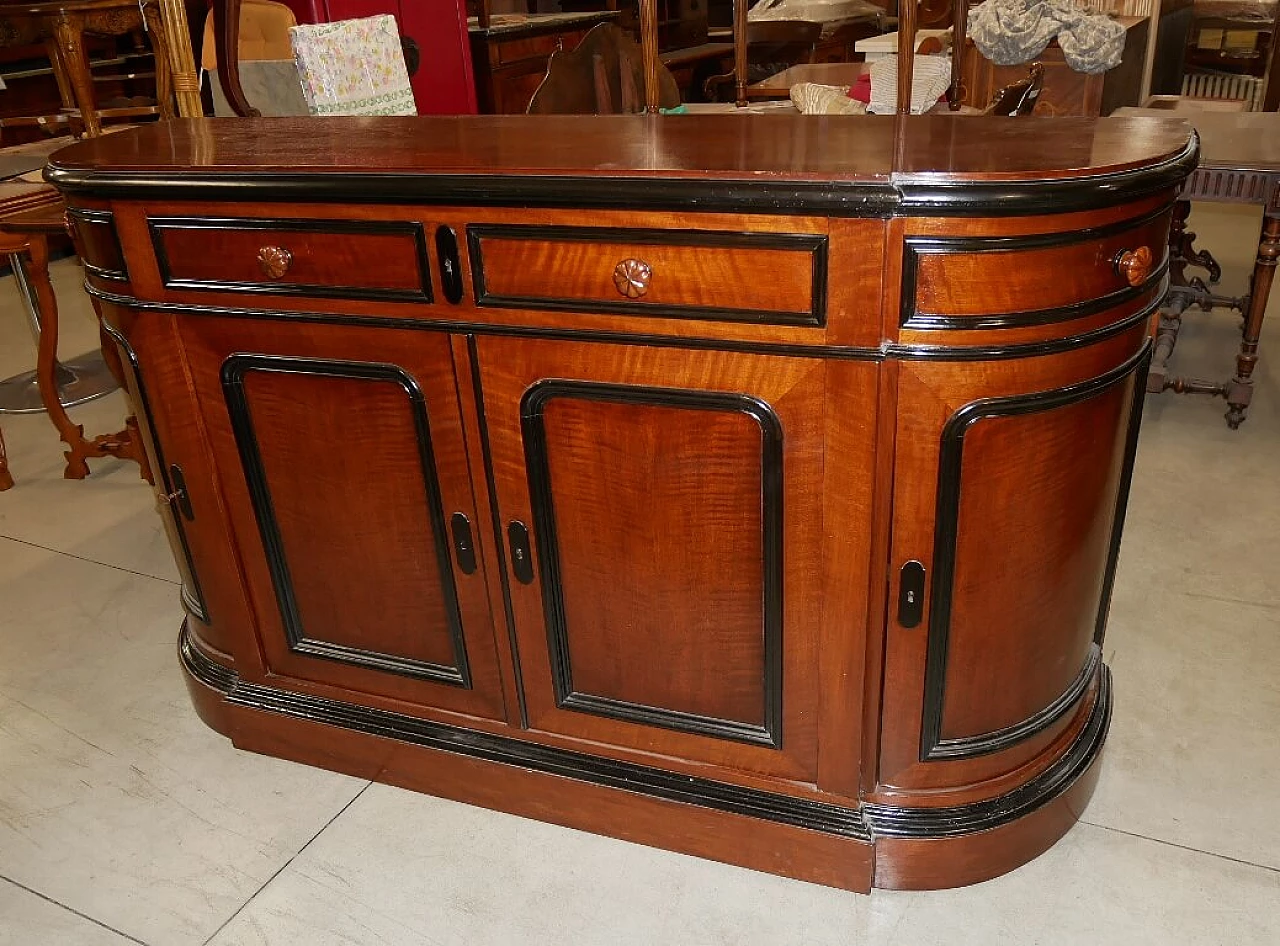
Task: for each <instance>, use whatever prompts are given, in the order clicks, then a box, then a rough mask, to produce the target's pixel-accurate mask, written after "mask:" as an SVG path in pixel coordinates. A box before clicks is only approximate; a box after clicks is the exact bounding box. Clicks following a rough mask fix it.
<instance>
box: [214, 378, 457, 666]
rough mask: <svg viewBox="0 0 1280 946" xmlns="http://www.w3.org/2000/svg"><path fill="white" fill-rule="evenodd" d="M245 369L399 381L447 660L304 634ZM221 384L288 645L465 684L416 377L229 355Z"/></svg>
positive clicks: (441, 521) (449, 555)
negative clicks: (413, 440)
mask: <svg viewBox="0 0 1280 946" xmlns="http://www.w3.org/2000/svg"><path fill="white" fill-rule="evenodd" d="M250 372H270V373H273V374H293V375H312V376H316V377H321V378H341V379H349V380H357V381H369V382H385V383H390V384H394V385H397V386H398V387H400V388H401V389H402V390H403V391H404V393H405V397H406V398H407V400H408V405H409V409H410V412H411V413H412V415H413V422H414V429H415V431H416V434H417V445H418V455H419V458H420V460H421V462H422V479H423V490H424V493H425V495H424V497H423V498H424V501H425V502H426V505H427V508H428V510H429V511H430V517H431V533H432V540H433V543H434V546H435V553H436V563H437V567H438V569H439V575H440V588H441V592H442V595H443V597H444V611H445V614H446V616H447V620H448V623H449V636H450V638H451V639H452V642H453V654H454V664H453V666H447V665H443V664H436V663H428V662H426V661H421V660H412V659H410V658H407V657H398V656H393V655H390V654H382V653H376V652H373V651H369V650H364V649H362V648H356V647H349V646H346V645H343V644H336V643H333V642H332V641H323V640H316V639H313V638H309V637H307V634H306V628H304V627H303V625H302V615H301V614H300V612H299V611H298V603H297V600H296V597H295V595H294V590H293V581H292V579H291V577H290V574H289V562H288V557H287V554H286V550H285V547H284V540H283V537H282V536H281V534H280V527H279V525H278V523H277V521H276V515H275V506H274V503H273V501H272V497H271V484H270V483H269V482H268V481H267V472H266V469H265V468H264V467H263V465H262V456H261V453H260V451H259V449H258V438H257V434H256V433H255V431H254V426H253V415H252V410H251V407H250V404H249V400H248V397H247V394H246V392H245V389H244V379H245V375H247V374H249V373H250ZM222 388H223V393H224V394H225V395H226V399H227V411H228V413H229V415H230V418H231V427H232V430H233V431H234V433H235V438H236V446H237V447H238V448H239V451H240V462H241V465H242V466H243V469H244V475H245V480H246V481H247V483H248V486H249V494H250V497H251V499H252V502H253V511H254V515H255V516H256V517H257V520H258V530H259V533H260V534H261V537H262V546H263V550H264V552H265V553H266V560H267V568H268V569H269V571H270V573H271V583H272V585H273V586H274V588H275V593H276V603H277V605H278V606H279V608H280V619H281V623H282V624H283V626H284V631H285V635H286V637H287V639H288V644H289V648H290V650H292V651H294V652H295V653H299V654H305V655H307V656H311V657H323V658H326V659H329V660H337V661H340V662H342V663H346V664H354V665H357V666H362V667H368V668H370V669H373V670H380V671H384V672H388V673H397V674H401V675H403V676H409V677H416V678H419V679H426V680H432V681H436V682H439V683H447V684H450V685H452V686H458V687H464V688H470V687H471V673H470V669H469V667H468V663H467V645H466V640H465V638H464V637H463V631H462V616H461V613H460V612H459V609H458V593H457V588H456V587H455V585H454V580H453V569H452V561H453V557H452V551H451V545H450V541H449V537H448V531H447V527H446V524H445V517H444V509H443V507H442V505H441V499H440V486H439V483H438V482H437V480H436V467H435V458H434V455H433V451H432V445H431V428H430V425H429V423H428V420H427V404H426V397H425V396H424V395H423V393H422V389H421V388H420V387H419V386H418V383H417V382H416V381H415V380H414V379H413V378H412V377H411V376H410V375H409V374H407V373H406V372H405V371H404V370H403V369H401V368H398V367H396V366H394V365H386V364H374V363H370V362H355V361H332V360H324V359H313V358H287V357H283V356H279V355H242V354H237V355H231V356H230V357H229V358H227V360H226V361H224V362H223V363H222Z"/></svg>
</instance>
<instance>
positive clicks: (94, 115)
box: [0, 0, 189, 137]
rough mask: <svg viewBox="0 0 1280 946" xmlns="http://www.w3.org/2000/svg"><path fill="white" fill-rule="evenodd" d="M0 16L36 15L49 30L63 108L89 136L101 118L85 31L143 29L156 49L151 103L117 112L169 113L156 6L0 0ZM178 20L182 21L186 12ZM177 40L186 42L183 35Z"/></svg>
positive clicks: (166, 57)
mask: <svg viewBox="0 0 1280 946" xmlns="http://www.w3.org/2000/svg"><path fill="white" fill-rule="evenodd" d="M171 5H172V4H171ZM179 6H180V4H179ZM0 15H2V16H6V17H25V18H30V19H34V20H37V21H39V22H41V23H43V24H44V27H45V29H47V30H48V31H49V32H50V33H51V34H52V36H53V40H54V41H53V43H52V44H51V46H50V52H51V55H52V56H53V69H54V75H55V76H56V77H57V78H58V89H59V92H60V93H61V94H62V104H63V107H64V108H65V109H68V110H72V111H73V112H74V113H75V114H77V115H78V116H79V117H80V120H81V121H82V122H83V124H84V133H85V134H86V135H89V136H90V137H93V136H96V135H99V134H101V133H102V121H101V118H100V116H99V112H98V106H97V104H96V99H95V97H94V88H93V75H92V73H91V72H90V71H89V59H88V56H87V54H86V52H85V45H84V36H85V34H86V33H91V34H95V35H106V36H119V35H123V34H125V33H129V32H131V31H134V30H141V29H146V30H147V32H148V33H149V34H150V37H151V43H152V47H153V49H154V50H155V65H156V107H155V108H149V107H147V108H142V109H126V110H123V111H120V112H119V113H120V114H131V115H137V114H145V113H152V114H154V113H155V112H156V111H159V113H160V115H161V116H162V117H164V118H173V117H174V115H175V112H174V99H173V78H172V77H173V72H172V61H173V60H172V58H171V56H172V54H171V52H170V50H169V42H168V40H167V38H166V29H165V24H164V21H163V19H162V17H161V13H160V7H159V6H158V5H156V4H154V3H152V2H144V3H139V0H34V2H31V0H28V2H13V0H5V2H2V3H0ZM183 22H184V24H185V14H184V17H183ZM180 41H181V42H189V41H188V40H187V38H186V35H185V34H183V35H182V36H181V37H180Z"/></svg>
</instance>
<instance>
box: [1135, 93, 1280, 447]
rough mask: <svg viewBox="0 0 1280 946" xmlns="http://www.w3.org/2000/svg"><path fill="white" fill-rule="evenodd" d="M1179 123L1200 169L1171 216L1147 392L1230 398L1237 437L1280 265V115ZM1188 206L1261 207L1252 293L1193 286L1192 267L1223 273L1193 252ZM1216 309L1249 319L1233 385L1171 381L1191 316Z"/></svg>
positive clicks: (1202, 115)
mask: <svg viewBox="0 0 1280 946" xmlns="http://www.w3.org/2000/svg"><path fill="white" fill-rule="evenodd" d="M1120 114H1121V115H1124V116H1128V117H1142V116H1147V117H1156V116H1160V115H1162V113H1161V112H1159V111H1154V110H1150V109H1128V108H1127V109H1124V110H1123V111H1122V112H1121V113H1120ZM1179 117H1180V118H1183V119H1185V120H1186V121H1187V122H1189V123H1191V124H1192V125H1194V126H1195V128H1196V131H1197V132H1199V134H1200V147H1201V151H1200V164H1199V167H1198V168H1197V169H1196V172H1195V173H1194V174H1193V175H1192V176H1191V177H1190V178H1189V179H1188V180H1187V183H1186V186H1185V187H1184V189H1183V192H1182V195H1181V196H1182V199H1181V200H1180V201H1179V204H1178V207H1177V209H1176V210H1175V212H1174V216H1173V227H1172V230H1171V232H1170V236H1169V240H1170V247H1171V256H1170V275H1171V282H1172V287H1171V288H1170V290H1169V301H1168V305H1167V307H1166V311H1165V312H1164V313H1163V314H1162V317H1161V320H1160V329H1159V336H1158V340H1157V345H1156V354H1155V358H1154V359H1153V361H1152V365H1151V373H1150V375H1149V376H1148V382H1147V389H1148V390H1149V391H1151V392H1152V393H1156V394H1158V393H1160V392H1162V391H1174V392H1176V393H1178V394H1211V395H1214V396H1216V397H1223V398H1226V401H1227V413H1226V419H1227V426H1229V427H1231V428H1232V429H1233V430H1234V429H1235V428H1237V427H1239V426H1240V424H1242V423H1243V422H1244V420H1245V419H1246V417H1247V413H1248V409H1249V403H1250V401H1251V400H1252V399H1253V371H1254V368H1255V367H1256V366H1257V363H1258V342H1259V339H1260V337H1261V335H1262V321H1263V319H1264V318H1265V316H1266V313H1267V301H1268V299H1269V298H1270V295H1271V283H1272V280H1273V278H1274V277H1275V269H1276V260H1277V259H1278V258H1280V115H1277V114H1275V113H1270V112H1267V113H1261V112H1237V113H1232V112H1185V113H1179ZM1190 201H1212V202H1219V203H1228V204H1253V205H1255V206H1261V207H1262V208H1263V215H1262V231H1261V233H1260V234H1259V237H1258V258H1257V262H1256V263H1255V264H1254V268H1253V275H1252V276H1251V278H1250V280H1249V291H1248V292H1247V293H1246V294H1245V295H1243V296H1240V297H1235V298H1233V297H1229V296H1223V295H1220V294H1218V293H1214V292H1212V291H1210V289H1209V287H1208V286H1206V285H1205V284H1204V283H1203V282H1202V281H1201V280H1199V279H1195V280H1188V279H1187V278H1186V275H1185V271H1186V268H1187V267H1188V266H1196V267H1200V268H1203V269H1205V270H1207V272H1208V274H1209V276H1210V283H1216V282H1217V281H1218V278H1219V276H1220V275H1221V271H1220V270H1219V268H1218V264H1217V263H1216V262H1215V261H1214V259H1213V256H1212V255H1211V254H1210V253H1208V252H1205V251H1204V250H1200V251H1197V250H1196V249H1195V248H1194V241H1195V234H1194V233H1191V232H1189V231H1188V230H1187V229H1186V225H1187V218H1188V215H1189V214H1190V212H1191V206H1190V203H1189V202H1190ZM1193 306H1195V307H1199V308H1201V309H1203V310H1205V311H1208V310H1209V309H1211V308H1214V307H1223V308H1231V309H1236V310H1238V311H1239V312H1241V313H1242V314H1243V315H1244V327H1243V330H1242V332H1241V336H1242V337H1241V341H1240V351H1239V353H1238V354H1237V355H1236V365H1235V374H1234V375H1233V376H1232V377H1231V379H1230V380H1228V381H1223V382H1215V381H1201V380H1196V379H1191V378H1180V377H1177V376H1174V375H1173V374H1172V369H1171V367H1170V364H1169V362H1170V359H1171V358H1172V356H1173V351H1174V347H1175V346H1176V344H1177V341H1178V331H1179V329H1180V328H1181V326H1182V317H1183V314H1184V313H1185V312H1186V311H1187V309H1189V308H1191V307H1193Z"/></svg>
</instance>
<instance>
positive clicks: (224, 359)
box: [185, 320, 503, 717]
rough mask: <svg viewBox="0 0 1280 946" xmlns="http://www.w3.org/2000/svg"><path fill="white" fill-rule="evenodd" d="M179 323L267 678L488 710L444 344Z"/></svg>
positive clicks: (384, 335)
mask: <svg viewBox="0 0 1280 946" xmlns="http://www.w3.org/2000/svg"><path fill="white" fill-rule="evenodd" d="M185 329H186V334H187V338H188V340H189V342H188V344H189V347H190V348H191V349H192V351H193V359H192V361H193V364H194V365H195V373H196V377H197V386H198V388H199V389H200V393H201V397H202V398H203V399H204V401H205V411H206V412H208V413H209V414H210V415H211V416H212V417H213V418H214V420H213V422H212V424H211V426H212V427H213V428H214V429H215V431H216V432H215V434H214V439H215V444H214V446H215V453H216V454H217V462H218V466H219V470H220V472H221V473H222V475H223V478H224V482H225V483H226V484H227V486H226V488H228V489H229V490H230V491H231V492H233V493H239V492H241V491H243V496H244V502H243V503H240V502H236V501H235V500H233V501H232V503H231V505H232V506H233V507H237V508H239V509H241V510H242V512H241V514H240V520H239V521H238V522H237V523H236V525H237V533H238V534H237V540H238V543H239V545H240V547H241V553H242V555H243V556H244V558H245V560H246V568H247V572H248V575H249V583H250V588H251V592H252V594H253V597H254V603H255V606H256V608H257V611H258V615H259V624H260V638H261V644H262V653H263V660H264V670H265V672H267V673H270V674H273V675H277V676H285V677H292V678H295V679H296V680H299V681H310V682H313V683H319V684H325V685H328V686H331V687H339V688H341V689H343V690H347V691H352V693H362V694H366V695H369V696H374V697H386V698H391V699H395V700H402V701H408V702H411V703H417V704H425V705H430V706H436V707H439V708H442V709H449V710H457V711H461V712H467V713H473V714H477V715H485V716H491V717H501V716H502V715H503V701H502V694H501V685H500V682H499V677H498V672H497V658H496V652H495V648H494V641H493V626H492V618H491V616H490V612H489V608H488V598H487V594H486V590H485V587H484V575H483V570H482V569H481V568H480V567H479V562H478V559H477V556H476V551H475V545H474V543H475V537H474V535H473V533H474V526H473V525H472V524H473V523H474V522H475V520H476V514H475V501H474V497H473V494H472V490H471V483H470V477H469V474H468V471H467V461H466V452H465V445H464V442H463V436H462V430H461V421H460V415H459V408H458V405H457V398H456V391H455V389H454V386H453V374H452V360H451V355H450V348H449V343H448V339H447V338H446V337H445V336H440V335H432V334H421V335H410V336H401V335H399V333H394V332H386V331H385V330H369V329H363V328H360V329H352V330H350V331H348V332H343V333H324V334H321V333H313V332H304V331H299V330H298V329H296V328H294V329H291V328H290V327H288V326H284V325H280V324H278V323H263V324H252V325H251V327H250V323H243V327H242V326H241V325H236V324H235V323H230V322H222V321H219V320H207V321H201V322H200V323H199V324H193V325H190V326H186V327H185ZM250 510H251V513H252V515H251V516H250V515H247V514H246V513H245V512H244V511H250Z"/></svg>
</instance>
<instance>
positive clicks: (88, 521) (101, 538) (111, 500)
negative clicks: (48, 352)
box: [0, 259, 177, 580]
mask: <svg viewBox="0 0 1280 946" xmlns="http://www.w3.org/2000/svg"><path fill="white" fill-rule="evenodd" d="M51 274H52V277H53V281H54V289H55V292H56V293H57V296H58V311H59V325H60V326H61V329H62V338H61V341H62V344H61V345H60V348H61V351H62V353H63V354H64V355H67V356H74V355H78V354H81V353H83V352H86V351H91V350H93V349H94V348H95V347H96V346H97V344H98V332H97V323H96V322H95V320H94V316H93V309H92V307H91V305H90V304H89V297H88V296H87V295H85V293H84V290H83V288H82V287H81V280H82V278H83V277H82V272H81V269H80V266H79V264H78V263H77V262H76V261H75V260H73V259H65V260H60V261H58V262H56V263H54V264H53V267H52V268H51ZM34 365H35V347H34V343H33V342H32V340H31V333H30V330H29V329H28V327H27V323H26V317H25V315H24V314H23V310H22V308H21V303H20V300H19V297H18V292H17V288H16V286H15V285H14V281H13V278H12V277H6V278H4V279H0V378H7V377H9V376H10V375H13V374H17V373H19V372H22V371H26V370H29V369H30V368H32V367H33V366H34ZM68 413H69V414H70V416H71V419H72V421H74V422H75V423H77V424H80V425H82V426H83V427H84V431H85V434H86V436H94V435H97V434H103V433H111V432H114V431H117V430H119V429H121V428H122V427H123V426H124V419H125V417H126V416H127V415H128V413H129V408H128V406H127V402H126V400H125V397H124V394H123V393H122V392H119V391H117V392H115V393H113V394H110V395H107V396H106V397H103V398H99V399H97V400H94V401H90V402H88V403H86V404H81V405H79V406H77V407H73V408H71V410H70V411H69V412H68ZM0 428H2V429H3V430H4V438H5V444H6V446H7V447H8V455H9V466H10V469H11V471H12V473H13V477H14V479H15V480H16V485H15V486H14V488H13V489H11V490H9V491H7V492H4V493H0V536H8V537H10V538H15V539H20V540H22V541H25V542H32V543H35V544H36V545H41V546H44V547H45V548H52V549H57V550H58V551H62V552H68V553H70V554H72V555H78V556H80V557H82V558H87V559H89V560H91V561H95V562H103V563H105V564H108V565H116V566H119V567H121V568H128V569H130V570H131V571H137V572H141V573H142V574H144V575H153V576H155V577H157V578H167V579H171V580H176V579H177V569H176V568H175V567H174V565H173V557H172V555H171V554H170V552H169V546H168V542H167V540H166V539H165V536H164V531H163V529H162V528H161V526H160V520H159V519H158V518H157V517H156V515H155V513H154V511H153V508H152V507H153V504H154V502H155V500H154V499H153V498H152V495H151V491H150V488H149V487H148V486H147V484H146V483H145V482H143V481H142V480H141V479H140V478H139V476H138V467H137V464H135V463H132V462H128V461H123V460H113V459H104V460H91V461H89V468H90V471H91V472H90V475H89V477H88V479H86V480H79V481H77V480H64V479H62V470H63V467H64V465H65V463H64V460H63V456H62V454H63V450H64V449H65V447H64V445H63V444H62V443H61V441H60V440H59V439H58V433H57V431H56V430H55V429H54V427H53V425H52V424H51V423H49V419H48V417H47V416H46V415H44V414H19V415H14V414H0Z"/></svg>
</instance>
